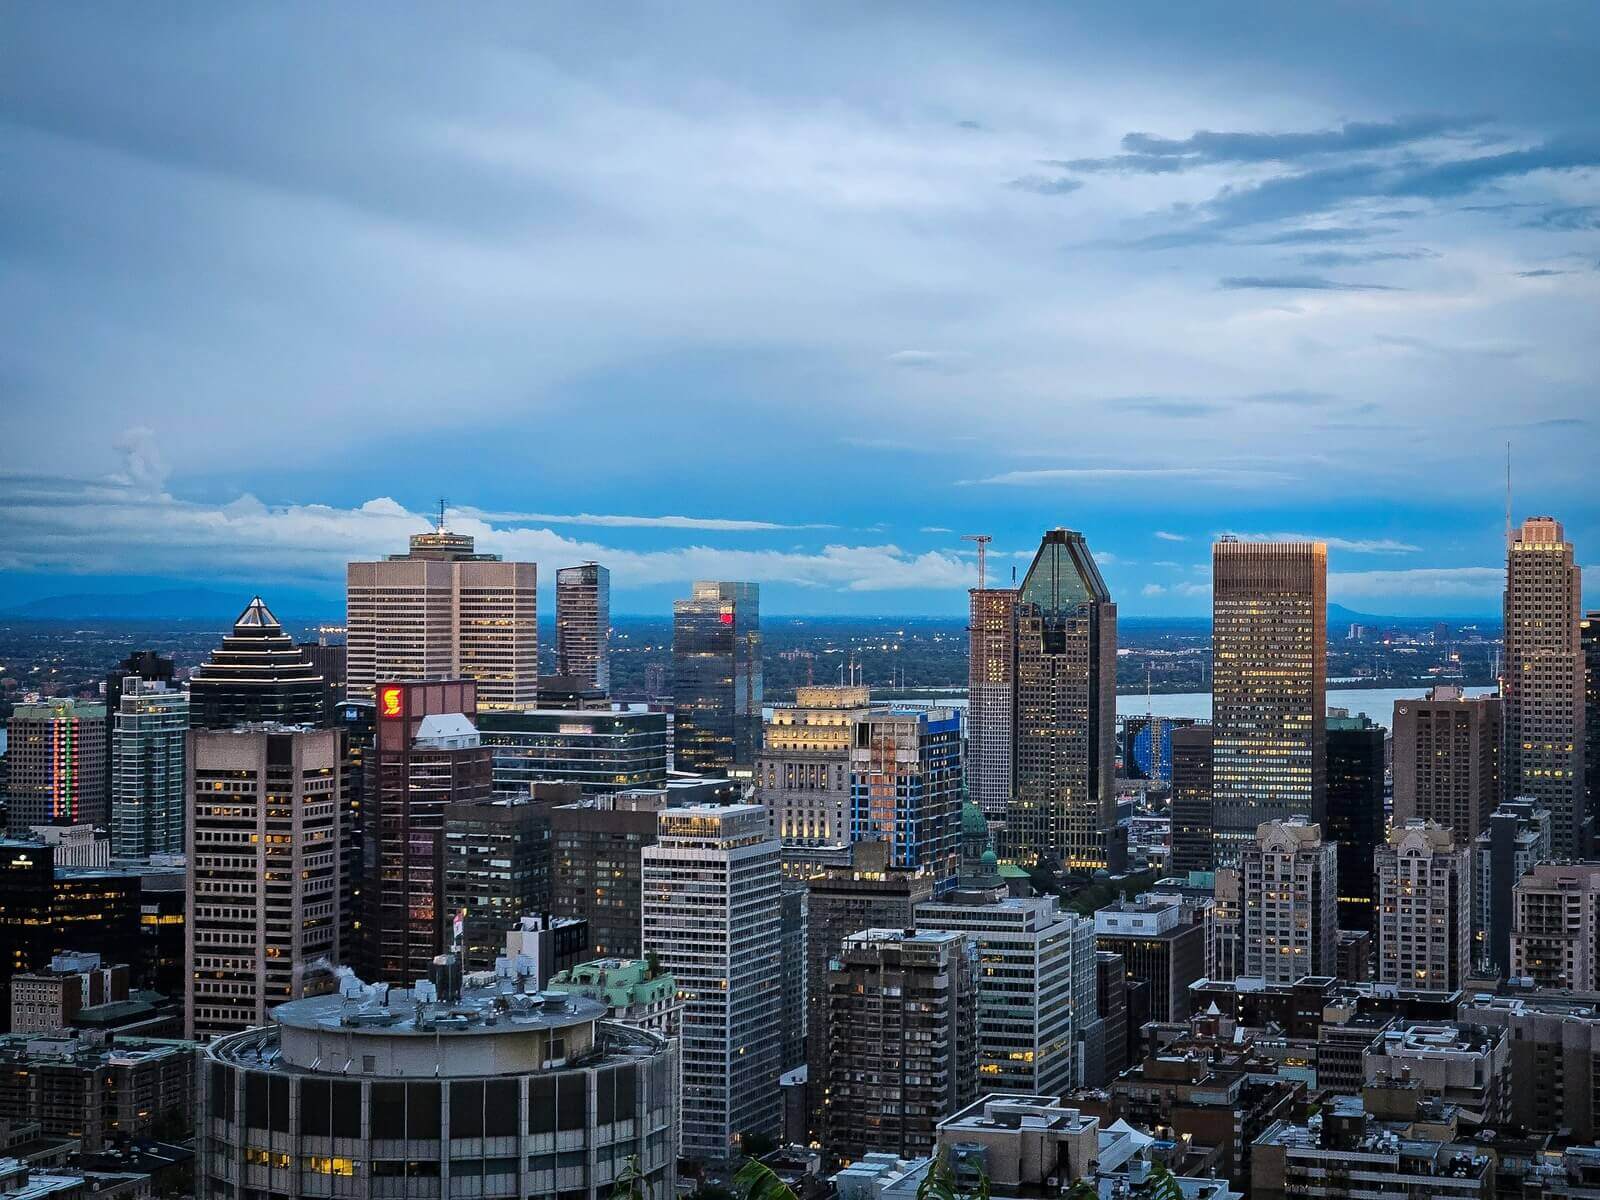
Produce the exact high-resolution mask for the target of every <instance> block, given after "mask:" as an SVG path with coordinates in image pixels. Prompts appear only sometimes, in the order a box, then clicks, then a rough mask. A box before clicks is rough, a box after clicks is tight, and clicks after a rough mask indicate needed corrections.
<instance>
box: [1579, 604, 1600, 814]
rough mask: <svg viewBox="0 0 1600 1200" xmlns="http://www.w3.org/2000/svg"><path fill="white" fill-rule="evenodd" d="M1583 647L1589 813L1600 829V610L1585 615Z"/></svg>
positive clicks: (1586, 785)
mask: <svg viewBox="0 0 1600 1200" xmlns="http://www.w3.org/2000/svg"><path fill="white" fill-rule="evenodd" d="M1578 642H1579V644H1580V645H1581V646H1582V647H1583V673H1584V680H1585V682H1584V686H1583V744H1584V753H1583V780H1584V788H1585V790H1586V791H1587V793H1588V800H1587V802H1586V805H1587V807H1586V808H1585V810H1584V811H1585V813H1586V815H1587V816H1588V817H1589V821H1590V824H1591V825H1592V826H1593V827H1594V828H1595V829H1600V610H1596V611H1594V612H1589V613H1585V614H1584V618H1583V621H1582V622H1581V623H1580V624H1579V626H1578Z"/></svg>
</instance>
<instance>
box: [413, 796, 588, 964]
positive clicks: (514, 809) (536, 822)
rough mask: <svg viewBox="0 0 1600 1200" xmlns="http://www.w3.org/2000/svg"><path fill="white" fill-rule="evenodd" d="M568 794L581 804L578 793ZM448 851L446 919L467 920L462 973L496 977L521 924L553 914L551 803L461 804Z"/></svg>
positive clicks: (451, 818) (448, 815)
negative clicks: (499, 962)
mask: <svg viewBox="0 0 1600 1200" xmlns="http://www.w3.org/2000/svg"><path fill="white" fill-rule="evenodd" d="M556 786H557V787H558V788H561V786H562V785H556ZM562 790H564V791H566V792H570V793H572V794H571V795H570V796H567V797H563V798H568V799H576V798H577V797H576V792H577V788H575V787H573V786H572V785H570V784H568V785H566V786H565V788H564V789H562ZM443 844H444V906H443V912H444V914H445V919H446V920H449V921H452V922H453V921H455V920H456V919H457V917H458V916H459V917H460V920H461V944H460V949H459V953H460V955H461V969H462V970H463V971H465V972H468V973H470V972H473V971H492V970H494V967H495V960H496V959H497V958H499V957H501V956H502V955H504V954H505V952H506V934H507V933H510V932H511V931H512V930H513V929H516V928H517V922H518V921H519V920H520V919H521V918H522V917H523V916H524V915H526V914H535V913H544V912H547V911H548V910H549V907H550V805H549V801H548V800H546V799H543V798H541V797H539V796H537V795H521V794H515V793H513V794H506V795H497V796H491V797H478V798H475V799H471V800H458V801H456V802H455V803H453V804H450V805H448V806H446V808H445V810H444V843H443ZM587 942H588V927H587V926H584V943H585V945H587ZM583 957H587V955H584V956H583Z"/></svg>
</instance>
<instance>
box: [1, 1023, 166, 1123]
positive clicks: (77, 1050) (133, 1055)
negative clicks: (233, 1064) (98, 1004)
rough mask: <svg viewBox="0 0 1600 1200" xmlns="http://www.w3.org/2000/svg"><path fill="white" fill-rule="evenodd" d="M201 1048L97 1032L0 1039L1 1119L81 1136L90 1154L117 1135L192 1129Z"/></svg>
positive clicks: (16, 1035) (11, 1036)
mask: <svg viewBox="0 0 1600 1200" xmlns="http://www.w3.org/2000/svg"><path fill="white" fill-rule="evenodd" d="M194 1087H195V1084H194V1045H193V1043H190V1042H179V1041H158V1040H155V1039H149V1040H145V1039H137V1038H119V1039H117V1040H115V1041H110V1042H108V1040H107V1039H106V1038H104V1037H100V1036H97V1035H95V1034H90V1033H85V1034H78V1033H72V1034H60V1035H56V1036H51V1037H40V1036H36V1035H28V1034H9V1035H6V1036H3V1037H0V1120H35V1121H38V1122H39V1123H40V1126H41V1128H42V1129H43V1131H44V1132H45V1133H46V1134H51V1135H56V1134H64V1135H70V1136H72V1137H76V1138H79V1139H80V1140H81V1141H82V1143H83V1149H84V1151H85V1152H88V1153H93V1152H95V1151H98V1150H100V1149H102V1148H103V1147H104V1146H105V1145H106V1144H107V1143H108V1142H109V1141H110V1140H111V1139H112V1138H113V1137H116V1136H122V1135H126V1136H129V1137H137V1136H140V1135H142V1134H143V1135H148V1134H151V1133H153V1132H156V1131H158V1130H161V1129H164V1128H178V1129H187V1128H189V1126H190V1125H191V1124H192V1122H193V1119H194Z"/></svg>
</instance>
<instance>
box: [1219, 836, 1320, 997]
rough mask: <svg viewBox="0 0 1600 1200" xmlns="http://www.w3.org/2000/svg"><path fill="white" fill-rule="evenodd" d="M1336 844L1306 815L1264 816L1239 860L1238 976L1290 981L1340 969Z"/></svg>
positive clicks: (1287, 982)
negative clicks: (1240, 961) (1275, 818)
mask: <svg viewBox="0 0 1600 1200" xmlns="http://www.w3.org/2000/svg"><path fill="white" fill-rule="evenodd" d="M1338 875H1339V859H1338V848H1337V847H1336V846H1334V844H1333V843H1332V842H1325V841H1323V840H1322V830H1321V828H1320V827H1319V826H1317V825H1314V824H1310V823H1308V822H1307V821H1306V820H1305V819H1304V818H1303V817H1292V818H1290V819H1289V820H1286V821H1266V822H1263V823H1262V825H1261V826H1260V827H1259V829H1258V830H1257V832H1256V840H1255V842H1254V843H1253V844H1251V845H1249V846H1247V847H1245V850H1244V852H1243V853H1242V854H1241V855H1240V859H1239V898H1240V926H1241V928H1240V940H1241V943H1242V946H1243V955H1242V958H1243V966H1242V969H1241V971H1240V974H1241V975H1243V976H1247V977H1250V978H1258V979H1264V980H1266V982H1267V983H1269V984H1271V983H1281V984H1291V983H1294V982H1295V981H1296V980H1299V979H1302V978H1304V977H1305V976H1307V975H1333V974H1335V973H1336V971H1337V963H1338V949H1339V925H1338V882H1339V881H1338Z"/></svg>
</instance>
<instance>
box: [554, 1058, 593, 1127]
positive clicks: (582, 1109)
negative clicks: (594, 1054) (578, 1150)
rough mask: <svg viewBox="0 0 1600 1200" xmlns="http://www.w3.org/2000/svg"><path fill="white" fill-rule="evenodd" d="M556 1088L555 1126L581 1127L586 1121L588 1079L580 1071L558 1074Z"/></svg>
mask: <svg viewBox="0 0 1600 1200" xmlns="http://www.w3.org/2000/svg"><path fill="white" fill-rule="evenodd" d="M558 1078H559V1083H560V1086H559V1087H558V1088H557V1089H556V1128H557V1129H582V1128H583V1127H584V1125H585V1124H587V1122H586V1121H585V1120H584V1118H585V1117H586V1116H587V1115H588V1109H589V1097H588V1095H587V1094H586V1093H587V1090H588V1086H587V1085H588V1079H587V1077H586V1076H585V1075H584V1074H583V1073H582V1072H581V1071H579V1072H573V1073H572V1074H570V1075H562V1076H559V1077H558Z"/></svg>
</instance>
